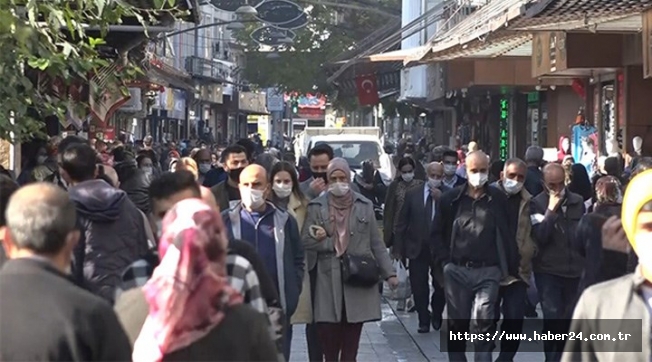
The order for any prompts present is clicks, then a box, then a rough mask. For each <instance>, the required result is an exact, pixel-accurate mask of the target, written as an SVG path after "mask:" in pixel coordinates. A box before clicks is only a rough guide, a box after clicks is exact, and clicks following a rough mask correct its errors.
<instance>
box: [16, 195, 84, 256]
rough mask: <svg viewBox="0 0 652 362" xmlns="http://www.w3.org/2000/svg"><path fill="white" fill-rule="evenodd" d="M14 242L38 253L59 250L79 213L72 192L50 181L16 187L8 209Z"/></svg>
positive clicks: (17, 245) (73, 228)
mask: <svg viewBox="0 0 652 362" xmlns="http://www.w3.org/2000/svg"><path fill="white" fill-rule="evenodd" d="M5 215H6V219H7V229H8V231H9V235H11V239H12V240H13V243H14V245H16V247H18V248H20V249H28V250H31V251H33V252H34V253H36V254H45V255H47V254H56V253H58V252H59V251H60V250H61V248H63V246H64V245H65V243H66V238H67V236H68V234H70V233H71V232H72V231H74V230H75V226H76V222H77V214H76V209H75V204H74V203H73V202H72V201H71V200H70V198H69V197H68V194H67V193H66V192H65V191H64V190H62V189H61V188H59V187H58V186H56V185H54V184H50V183H36V184H32V185H28V186H25V187H23V188H22V189H19V190H18V191H16V193H15V194H14V195H13V196H12V197H11V199H10V200H9V205H8V206H7V210H6V212H5Z"/></svg>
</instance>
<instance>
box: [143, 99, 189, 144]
mask: <svg viewBox="0 0 652 362" xmlns="http://www.w3.org/2000/svg"><path fill="white" fill-rule="evenodd" d="M147 118H148V120H149V127H148V130H149V133H150V134H151V135H152V137H154V139H155V140H157V141H159V142H162V141H167V140H179V139H184V138H186V137H187V135H188V122H187V110H186V92H185V91H183V90H180V89H174V88H166V89H165V91H163V92H161V93H159V94H158V97H157V98H156V100H155V102H154V105H153V106H152V111H151V113H150V114H149V115H148V117H147Z"/></svg>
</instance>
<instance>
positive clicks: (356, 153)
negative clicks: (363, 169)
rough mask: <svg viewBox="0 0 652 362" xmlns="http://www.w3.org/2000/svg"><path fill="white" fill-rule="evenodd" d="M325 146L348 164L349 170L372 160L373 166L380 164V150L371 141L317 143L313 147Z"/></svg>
mask: <svg viewBox="0 0 652 362" xmlns="http://www.w3.org/2000/svg"><path fill="white" fill-rule="evenodd" d="M324 143H325V144H327V145H329V146H331V147H332V148H333V153H334V155H335V157H342V158H343V159H345V160H346V162H347V163H348V164H349V167H350V168H360V164H361V163H362V161H366V160H372V161H373V162H374V164H376V165H379V164H380V155H381V149H380V145H379V144H378V143H377V142H373V141H362V142H361V141H337V142H324V141H318V142H316V143H315V144H314V146H317V145H320V144H324Z"/></svg>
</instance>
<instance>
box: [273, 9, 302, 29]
mask: <svg viewBox="0 0 652 362" xmlns="http://www.w3.org/2000/svg"><path fill="white" fill-rule="evenodd" d="M306 25H308V14H307V13H305V12H304V13H303V14H301V16H299V17H298V18H296V19H294V20H292V21H289V22H287V23H281V24H274V27H276V28H279V29H292V30H294V29H300V28H303V27H304V26H306Z"/></svg>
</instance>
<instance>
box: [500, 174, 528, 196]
mask: <svg viewBox="0 0 652 362" xmlns="http://www.w3.org/2000/svg"><path fill="white" fill-rule="evenodd" d="M503 187H504V188H505V192H507V193H508V194H510V195H516V194H518V193H519V192H521V189H522V188H523V183H521V182H518V181H516V180H512V179H509V178H508V179H505V180H504V181H503Z"/></svg>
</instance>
